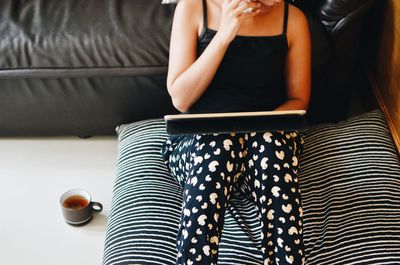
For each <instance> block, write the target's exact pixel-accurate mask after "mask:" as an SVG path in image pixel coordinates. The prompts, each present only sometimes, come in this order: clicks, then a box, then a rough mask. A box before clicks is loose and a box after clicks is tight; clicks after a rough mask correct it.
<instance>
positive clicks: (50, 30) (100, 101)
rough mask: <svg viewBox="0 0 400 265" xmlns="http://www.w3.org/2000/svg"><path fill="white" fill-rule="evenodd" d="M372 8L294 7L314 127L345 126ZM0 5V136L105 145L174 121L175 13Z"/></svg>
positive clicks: (124, 4)
mask: <svg viewBox="0 0 400 265" xmlns="http://www.w3.org/2000/svg"><path fill="white" fill-rule="evenodd" d="M372 1H373V0H313V1H311V0H308V1H306V0H295V2H294V4H295V5H298V6H299V7H300V8H302V10H303V11H304V12H305V13H306V14H307V17H308V19H309V24H310V30H311V34H312V70H313V76H312V99H311V104H310V109H309V120H310V121H311V123H319V122H323V121H337V120H340V119H343V118H345V117H346V114H347V109H348V106H349V98H350V95H351V89H352V86H353V80H354V69H355V67H356V65H357V63H358V58H357V56H358V47H359V39H360V38H359V37H360V31H361V28H362V25H363V23H362V22H363V17H364V15H365V14H366V12H367V11H368V10H369V9H370V7H371V3H372ZM160 2H161V0H68V1H56V0H52V1H51V0H29V1H28V0H0V136H22V135H23V136H31V135H79V136H89V135H109V134H114V133H115V131H114V128H115V127H116V126H117V125H119V124H122V123H129V122H134V121H137V120H142V119H147V118H155V117H162V115H164V114H167V113H174V112H176V110H175V109H174V108H173V106H172V104H171V101H170V98H169V96H168V93H167V91H166V85H165V83H166V73H167V63H168V47H169V37H170V30H171V25H172V17H173V12H174V8H175V5H161V4H160Z"/></svg>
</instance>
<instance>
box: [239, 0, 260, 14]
mask: <svg viewBox="0 0 400 265" xmlns="http://www.w3.org/2000/svg"><path fill="white" fill-rule="evenodd" d="M260 6H261V4H260V3H257V2H246V1H241V2H240V3H239V4H238V6H237V7H236V8H235V9H234V10H233V12H234V14H235V15H236V16H241V15H245V14H250V13H255V12H256V11H257V10H258V9H259V8H260Z"/></svg>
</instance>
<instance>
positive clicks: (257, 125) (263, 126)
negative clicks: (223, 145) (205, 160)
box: [164, 110, 308, 135]
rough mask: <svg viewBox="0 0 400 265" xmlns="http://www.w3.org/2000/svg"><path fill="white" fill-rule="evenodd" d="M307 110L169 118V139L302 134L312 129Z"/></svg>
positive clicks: (204, 114) (166, 117)
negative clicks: (227, 134)
mask: <svg viewBox="0 0 400 265" xmlns="http://www.w3.org/2000/svg"><path fill="white" fill-rule="evenodd" d="M305 115H306V111H305V110H285V111H252V112H225V113H201V114H175V115H165V116H164V119H165V123H166V126H167V133H168V134H169V135H185V134H207V133H231V132H237V133H244V132H266V131H290V130H298V131H302V130H305V129H307V128H308V124H307V121H306V117H305Z"/></svg>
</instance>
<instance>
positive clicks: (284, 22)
mask: <svg viewBox="0 0 400 265" xmlns="http://www.w3.org/2000/svg"><path fill="white" fill-rule="evenodd" d="M288 15H289V4H288V1H287V0H286V1H285V13H284V16H283V35H286V30H287V23H288Z"/></svg>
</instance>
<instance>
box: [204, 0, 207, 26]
mask: <svg viewBox="0 0 400 265" xmlns="http://www.w3.org/2000/svg"><path fill="white" fill-rule="evenodd" d="M203 27H204V30H203V31H205V30H206V29H207V1H206V0H203Z"/></svg>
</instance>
